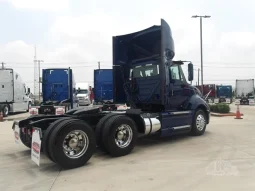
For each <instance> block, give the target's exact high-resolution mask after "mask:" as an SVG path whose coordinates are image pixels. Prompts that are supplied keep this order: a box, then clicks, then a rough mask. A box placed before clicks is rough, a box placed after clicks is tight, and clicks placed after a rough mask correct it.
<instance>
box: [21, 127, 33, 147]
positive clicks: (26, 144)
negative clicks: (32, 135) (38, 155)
mask: <svg viewBox="0 0 255 191" xmlns="http://www.w3.org/2000/svg"><path fill="white" fill-rule="evenodd" d="M19 135H20V140H21V142H22V143H23V144H24V145H25V146H26V147H27V148H29V149H31V142H32V140H27V139H26V134H25V133H23V132H22V130H21V128H20V130H19Z"/></svg>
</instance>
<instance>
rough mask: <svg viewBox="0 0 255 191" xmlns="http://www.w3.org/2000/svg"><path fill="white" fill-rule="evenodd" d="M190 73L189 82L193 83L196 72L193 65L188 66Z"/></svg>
mask: <svg viewBox="0 0 255 191" xmlns="http://www.w3.org/2000/svg"><path fill="white" fill-rule="evenodd" d="M188 73H189V76H188V80H189V81H193V78H194V70H193V64H192V63H189V64H188Z"/></svg>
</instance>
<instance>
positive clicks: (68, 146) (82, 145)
mask: <svg viewBox="0 0 255 191" xmlns="http://www.w3.org/2000/svg"><path fill="white" fill-rule="evenodd" d="M88 146H89V138H88V136H87V134H86V133H85V132H84V131H81V130H74V131H71V132H70V133H68V134H67V135H66V137H65V139H64V141H63V151H64V153H65V155H66V156H67V157H69V158H72V159H75V158H79V157H81V156H82V155H83V154H84V153H85V152H86V151H87V149H88Z"/></svg>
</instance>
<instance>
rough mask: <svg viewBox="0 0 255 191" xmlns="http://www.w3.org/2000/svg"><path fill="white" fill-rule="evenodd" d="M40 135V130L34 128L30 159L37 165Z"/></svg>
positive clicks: (39, 151) (38, 163)
mask: <svg viewBox="0 0 255 191" xmlns="http://www.w3.org/2000/svg"><path fill="white" fill-rule="evenodd" d="M40 135H41V132H40V130H39V129H36V128H35V129H34V131H33V134H32V144H31V159H32V161H34V163H35V164H37V165H38V166H40V153H41V137H40Z"/></svg>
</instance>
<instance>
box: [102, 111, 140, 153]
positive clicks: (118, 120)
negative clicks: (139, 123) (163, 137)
mask: <svg viewBox="0 0 255 191" xmlns="http://www.w3.org/2000/svg"><path fill="white" fill-rule="evenodd" d="M116 131H117V133H116ZM137 137H138V133H137V128H136V124H135V122H134V121H133V120H132V119H131V118H130V117H128V116H125V115H117V116H113V117H111V118H110V119H108V120H107V122H106V123H105V126H104V128H103V137H102V139H103V143H104V146H105V148H106V149H107V151H108V152H109V153H110V154H111V155H112V156H113V157H120V156H125V155H127V154H129V153H130V152H131V151H132V150H133V148H134V147H135V145H136V141H137Z"/></svg>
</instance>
